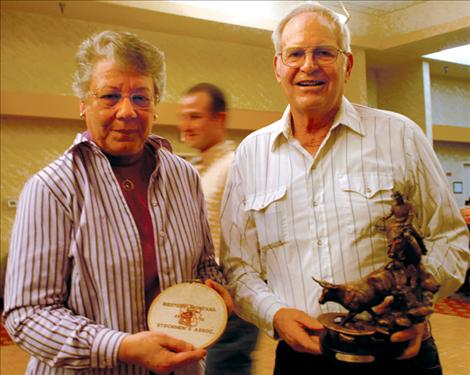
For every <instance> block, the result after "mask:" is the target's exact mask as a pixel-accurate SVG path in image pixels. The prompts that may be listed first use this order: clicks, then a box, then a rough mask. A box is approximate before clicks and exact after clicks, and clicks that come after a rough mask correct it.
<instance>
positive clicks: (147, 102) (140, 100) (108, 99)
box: [90, 91, 158, 109]
mask: <svg viewBox="0 0 470 375" xmlns="http://www.w3.org/2000/svg"><path fill="white" fill-rule="evenodd" d="M90 95H92V96H94V97H95V98H96V100H97V101H98V104H99V105H100V106H102V107H107V108H112V107H114V106H115V105H116V104H118V103H119V102H120V101H121V100H122V99H123V98H125V97H128V98H129V99H130V101H131V103H132V105H133V106H134V108H141V109H148V108H150V107H152V105H153V100H154V98H155V97H154V96H152V95H148V94H130V95H123V94H121V93H120V92H115V91H110V92H93V91H90ZM156 99H157V100H156V101H157V102H158V95H157V96H156Z"/></svg>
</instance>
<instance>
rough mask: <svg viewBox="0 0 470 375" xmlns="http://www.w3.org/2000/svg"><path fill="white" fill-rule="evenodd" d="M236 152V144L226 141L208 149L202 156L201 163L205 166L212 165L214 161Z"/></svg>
mask: <svg viewBox="0 0 470 375" xmlns="http://www.w3.org/2000/svg"><path fill="white" fill-rule="evenodd" d="M233 150H235V142H234V141H232V140H225V141H222V142H219V143H217V144H216V145H214V146H212V147H210V148H208V149H207V150H205V151H204V152H201V154H200V163H202V164H204V165H209V164H211V163H212V162H213V161H214V160H217V159H220V157H221V156H223V155H225V154H226V153H227V152H230V151H233Z"/></svg>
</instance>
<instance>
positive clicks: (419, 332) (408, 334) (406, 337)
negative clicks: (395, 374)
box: [390, 322, 426, 359]
mask: <svg viewBox="0 0 470 375" xmlns="http://www.w3.org/2000/svg"><path fill="white" fill-rule="evenodd" d="M425 330H426V322H423V323H419V324H415V325H414V326H411V327H410V328H407V329H404V330H403V331H399V332H395V333H394V334H393V335H392V336H391V337H390V341H391V342H403V341H408V346H407V347H406V349H405V351H404V352H403V354H402V355H401V356H400V357H398V358H397V359H408V358H412V357H414V356H416V355H417V354H418V353H419V349H420V348H421V341H422V340H423V336H424V332H425Z"/></svg>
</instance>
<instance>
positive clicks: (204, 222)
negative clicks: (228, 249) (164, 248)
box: [194, 172, 227, 285]
mask: <svg viewBox="0 0 470 375" xmlns="http://www.w3.org/2000/svg"><path fill="white" fill-rule="evenodd" d="M194 184H195V187H196V189H195V192H196V193H195V194H196V197H195V199H196V200H197V204H198V206H199V214H200V216H199V221H200V223H201V227H202V232H203V245H202V252H201V258H200V260H199V264H198V277H199V278H200V279H201V280H202V281H206V280H207V279H212V280H214V281H217V282H218V283H219V284H222V285H226V284H227V281H226V279H225V276H224V274H223V272H222V270H221V268H220V266H219V265H218V264H217V261H216V260H215V253H214V242H213V241H212V236H211V231H210V228H209V221H208V218H207V209H206V203H205V200H204V194H203V192H202V186H201V179H200V177H199V175H198V174H197V173H196V172H195V173H194Z"/></svg>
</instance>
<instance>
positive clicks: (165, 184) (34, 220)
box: [4, 134, 223, 374]
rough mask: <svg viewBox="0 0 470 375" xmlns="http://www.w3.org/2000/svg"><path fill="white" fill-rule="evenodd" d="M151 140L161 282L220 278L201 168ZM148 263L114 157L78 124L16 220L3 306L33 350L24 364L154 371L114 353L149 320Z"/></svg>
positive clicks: (31, 370) (66, 369) (41, 368)
mask: <svg viewBox="0 0 470 375" xmlns="http://www.w3.org/2000/svg"><path fill="white" fill-rule="evenodd" d="M147 142H148V144H149V145H150V146H151V147H153V148H154V150H155V154H156V168H155V171H154V172H153V173H152V175H151V177H150V181H149V189H148V205H149V210H150V215H151V218H152V221H153V227H154V237H155V250H156V258H157V268H158V274H157V275H155V277H158V283H159V285H160V288H161V289H162V290H164V289H166V288H168V287H169V286H171V285H174V284H176V283H180V282H184V281H189V280H192V279H195V278H200V279H202V280H206V279H207V278H211V279H214V280H216V281H219V282H223V276H222V274H221V272H220V270H219V268H218V266H217V263H216V262H215V260H214V252H213V244H212V240H211V237H210V231H209V229H208V228H209V227H208V223H207V218H206V209H205V206H204V197H203V194H202V191H201V186H200V180H199V177H198V174H197V172H196V171H195V170H194V168H193V167H192V166H191V165H190V164H189V163H187V162H186V161H184V160H183V159H181V158H179V157H177V156H175V155H173V154H172V153H171V152H169V151H168V150H167V149H165V148H164V147H162V146H164V145H165V142H166V141H165V140H163V139H162V138H159V137H156V136H150V137H149V139H148V141H147ZM143 269H144V268H143V264H142V250H141V244H140V239H139V233H138V230H137V226H136V224H135V221H134V219H133V217H132V214H131V212H130V210H129V208H128V205H127V204H126V201H125V199H124V196H123V194H122V191H121V189H120V188H119V186H118V184H117V180H116V178H115V176H114V173H113V171H112V168H111V165H110V163H109V161H108V159H107V158H106V156H105V155H104V154H103V153H102V152H101V150H100V149H99V148H98V147H97V146H96V145H95V144H94V143H93V142H90V141H88V140H87V139H86V138H85V137H84V136H83V134H79V135H78V136H77V138H76V139H75V142H74V144H73V146H72V147H71V148H70V149H69V150H68V151H66V152H65V154H64V155H63V156H62V157H61V158H59V159H57V160H56V161H55V162H53V163H51V164H50V165H49V166H47V167H46V168H44V169H43V170H42V171H40V172H39V173H37V174H36V175H35V176H33V177H32V178H31V179H30V180H29V181H28V182H27V183H26V185H25V187H24V189H23V192H22V194H21V197H20V201H19V205H18V211H17V217H16V220H15V224H14V227H13V234H12V238H11V246H10V252H9V260H8V268H7V277H6V287H5V313H4V316H5V323H6V328H7V330H8V332H9V334H10V335H11V336H12V338H13V339H14V341H15V342H16V343H17V344H18V345H20V346H21V347H22V348H23V349H24V350H26V351H27V352H28V353H30V354H31V355H32V356H33V357H32V359H31V361H30V363H29V365H28V370H27V373H28V374H74V373H76V371H82V372H80V373H81V374H83V373H86V374H128V373H132V374H147V373H148V372H147V370H145V369H143V368H138V367H136V366H132V365H126V364H122V363H118V361H117V352H118V348H119V345H120V342H121V340H122V339H123V338H124V337H125V335H127V334H129V333H136V332H139V331H143V330H147V329H148V328H147V323H146V314H145V300H144V271H143ZM202 368H203V365H202V364H195V365H192V366H188V367H187V368H185V369H182V370H180V371H178V372H177V373H178V374H185V373H187V374H199V373H202ZM84 370H85V371H84ZM83 371H84V372H83Z"/></svg>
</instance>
